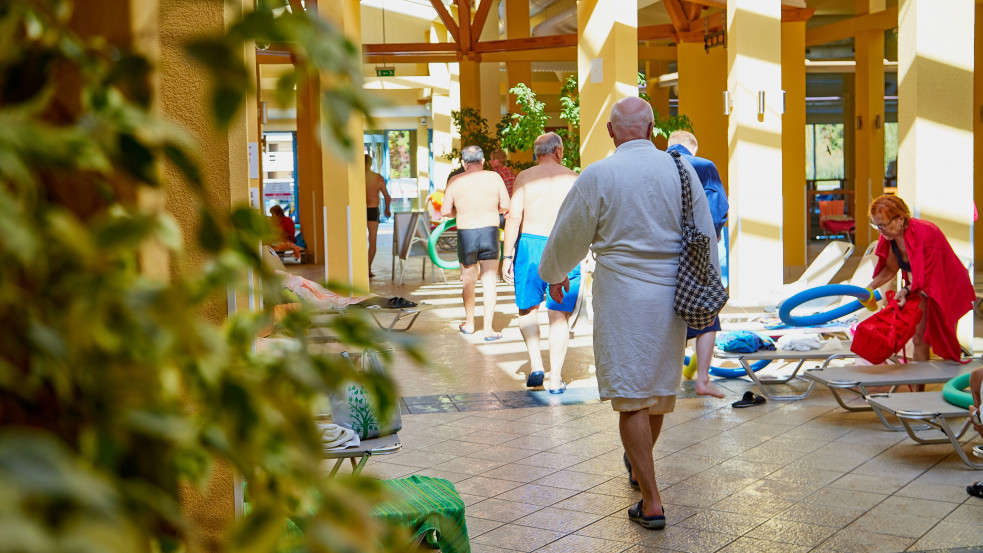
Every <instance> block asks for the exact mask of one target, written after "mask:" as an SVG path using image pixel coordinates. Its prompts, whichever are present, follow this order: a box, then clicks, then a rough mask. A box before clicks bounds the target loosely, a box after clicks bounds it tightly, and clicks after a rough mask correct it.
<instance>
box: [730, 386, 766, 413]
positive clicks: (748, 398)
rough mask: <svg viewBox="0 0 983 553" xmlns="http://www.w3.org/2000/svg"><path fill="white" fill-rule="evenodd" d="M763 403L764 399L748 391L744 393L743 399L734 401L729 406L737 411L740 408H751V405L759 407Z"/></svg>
mask: <svg viewBox="0 0 983 553" xmlns="http://www.w3.org/2000/svg"><path fill="white" fill-rule="evenodd" d="M765 401H766V400H765V398H764V397H762V396H759V395H758V394H755V393H754V392H752V391H750V390H748V391H747V392H744V397H742V398H741V399H739V400H737V401H735V402H734V403H731V404H730V406H731V407H733V408H735V409H739V408H741V407H751V406H752V405H761V404H762V403H764V402H765Z"/></svg>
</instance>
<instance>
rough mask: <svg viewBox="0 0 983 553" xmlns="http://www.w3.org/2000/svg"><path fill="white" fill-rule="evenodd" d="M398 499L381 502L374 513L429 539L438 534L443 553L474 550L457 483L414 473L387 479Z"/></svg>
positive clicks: (392, 493)
mask: <svg viewBox="0 0 983 553" xmlns="http://www.w3.org/2000/svg"><path fill="white" fill-rule="evenodd" d="M383 483H384V484H385V485H386V487H388V488H389V490H390V492H391V495H392V496H393V497H394V498H396V499H393V500H391V501H386V502H384V503H381V504H379V505H378V506H377V507H376V508H375V512H374V515H375V516H378V517H379V518H382V519H384V520H386V521H388V522H390V523H391V524H395V525H398V526H404V527H408V528H410V529H411V530H412V531H413V532H414V535H415V536H417V537H419V536H420V535H421V534H423V535H424V536H425V537H426V538H427V539H428V541H430V540H431V539H432V537H433V536H434V535H436V540H435V541H436V545H438V546H440V550H441V551H442V552H443V553H471V544H470V542H469V541H468V528H467V525H466V523H465V521H464V501H463V500H461V496H460V495H458V493H457V490H456V489H454V484H451V483H450V481H448V480H444V479H442V478H432V477H430V476H410V477H409V478H400V479H395V480H386V481H384V482H383Z"/></svg>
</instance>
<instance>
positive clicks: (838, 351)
mask: <svg viewBox="0 0 983 553" xmlns="http://www.w3.org/2000/svg"><path fill="white" fill-rule="evenodd" d="M714 357H717V358H718V359H732V360H736V361H737V362H739V363H740V364H741V366H742V367H744V372H745V373H747V375H748V377H749V378H750V379H751V381H752V382H754V383H755V384H757V385H758V389H759V390H761V395H763V396H765V397H766V398H768V399H773V400H776V401H795V400H799V399H805V398H806V397H807V396H808V395H809V394H810V393H812V389H813V387H814V386H815V385H816V382H815V381H810V382H809V386H808V387H807V388H806V389H805V391H804V392H802V393H801V394H776V393H773V392H771V391H769V388H770V387H771V386H774V385H778V384H788V383H790V382H791V381H792V380H795V379H796V378H799V379H801V378H802V377H800V376H799V371H800V370H802V366H803V365H804V364H805V363H806V361H821V362H822V364H821V365H819V366H818V367H817V368H819V369H825V368H826V367H827V366H829V364H830V363H831V362H833V361H835V360H837V359H847V358H851V357H857V354H855V353H853V352H852V351H850V350H849V349H847V347H845V346H844V347H836V348H826V349H816V350H811V351H788V350H774V351H767V350H762V351H756V352H754V353H735V352H727V351H723V350H720V349H715V350H714ZM763 359H768V360H771V361H779V360H787V361H795V360H798V364H797V365H796V366H795V370H793V371H792V374H790V375H789V376H788V377H785V378H780V377H759V376H758V375H757V373H755V372H754V369H752V368H751V363H752V362H754V361H760V360H763Z"/></svg>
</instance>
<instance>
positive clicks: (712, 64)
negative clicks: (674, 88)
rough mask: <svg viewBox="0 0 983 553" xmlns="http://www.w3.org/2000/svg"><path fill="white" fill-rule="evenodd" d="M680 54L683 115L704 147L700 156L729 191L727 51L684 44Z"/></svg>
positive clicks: (678, 68)
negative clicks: (711, 163)
mask: <svg viewBox="0 0 983 553" xmlns="http://www.w3.org/2000/svg"><path fill="white" fill-rule="evenodd" d="M677 52H678V53H679V62H678V64H677V66H676V69H677V71H678V72H679V85H678V88H679V114H680V115H685V116H687V117H689V118H690V121H692V122H693V134H694V135H696V140H697V141H698V142H699V143H700V150H699V152H698V154H697V155H699V156H700V157H702V158H706V159H709V160H710V161H712V162H713V163H714V164H715V165H716V166H717V170H718V171H719V172H720V179H721V180H722V181H723V183H724V186H725V187H726V186H727V158H728V150H729V146H728V144H727V116H726V115H724V103H723V92H724V90H727V50H726V49H724V48H711V49H710V50H709V51H707V50H706V49H704V48H703V43H702V42H683V43H680V44H679V46H677Z"/></svg>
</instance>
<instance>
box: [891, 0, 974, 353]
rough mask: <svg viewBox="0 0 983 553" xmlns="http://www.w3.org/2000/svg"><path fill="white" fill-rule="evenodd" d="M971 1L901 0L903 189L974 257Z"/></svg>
mask: <svg viewBox="0 0 983 553" xmlns="http://www.w3.org/2000/svg"><path fill="white" fill-rule="evenodd" d="M974 8H975V3H974V2H973V0H951V1H950V2H947V3H946V9H945V10H939V9H938V4H937V3H935V2H930V1H926V0H902V1H901V3H900V5H899V6H898V19H899V21H898V23H899V24H898V82H899V89H898V137H899V138H898V139H899V141H900V144H899V147H898V195H899V196H901V198H902V199H904V200H905V201H906V202H907V203H908V205H909V206H910V207H911V209H912V215H914V216H915V217H917V218H920V219H927V220H929V221H932V222H933V223H935V224H937V225H938V226H939V228H940V229H941V230H942V233H943V234H945V236H946V238H948V239H949V243H950V244H951V245H952V248H953V249H954V250H955V251H956V253H957V254H958V255H960V256H963V257H965V258H970V259H971V258H972V255H973V236H972V225H973V207H972V206H973V203H972V202H973V195H974V192H973V167H972V166H971V164H970V161H969V160H972V159H973V128H974V121H973V120H974V119H976V118H977V117H978V114H976V113H975V112H974V110H973V107H974V102H973V100H974V99H973V71H974V60H973V55H974V51H975V47H974V44H973V36H974V34H973V33H974V31H975V26H974V21H973V18H972V17H969V14H971V13H973V10H974ZM959 160H965V162H959ZM947 161H948V162H947ZM972 326H973V325H972V312H970V313H969V314H968V315H967V316H966V317H963V319H962V320H961V321H960V324H959V327H958V329H957V332H958V334H959V341H960V342H961V343H963V344H964V345H966V346H970V345H971V343H972V336H973V329H972Z"/></svg>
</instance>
